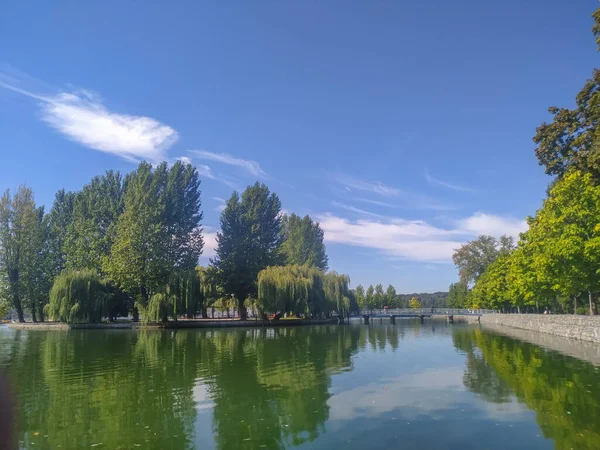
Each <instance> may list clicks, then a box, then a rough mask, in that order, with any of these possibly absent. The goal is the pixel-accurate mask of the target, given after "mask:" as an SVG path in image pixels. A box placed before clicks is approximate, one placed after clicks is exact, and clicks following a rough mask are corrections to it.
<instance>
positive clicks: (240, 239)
mask: <svg viewBox="0 0 600 450" xmlns="http://www.w3.org/2000/svg"><path fill="white" fill-rule="evenodd" d="M280 212H281V202H280V201H279V197H277V195H276V194H275V193H271V192H270V191H269V189H268V188H267V186H265V185H264V184H260V183H256V184H254V185H253V186H249V187H248V188H247V189H246V190H245V191H244V193H243V194H242V196H241V198H240V196H239V194H238V193H237V192H233V194H232V195H231V197H230V198H229V200H228V201H227V203H226V206H225V209H224V210H223V212H222V213H221V231H220V232H219V233H217V249H216V258H215V259H214V260H213V261H212V264H213V265H214V266H215V268H216V270H217V276H218V280H219V285H220V286H221V287H222V289H223V292H224V293H225V294H226V295H230V296H233V297H235V299H236V300H237V303H238V311H239V316H240V318H241V319H242V320H243V319H245V318H246V307H245V302H246V299H247V298H248V297H249V296H251V295H253V296H256V294H257V285H256V280H257V277H258V273H259V272H260V271H261V270H262V269H264V268H266V267H268V266H275V265H278V263H279V262H280V261H281V259H282V258H281V254H280V251H279V247H280V245H281V216H280Z"/></svg>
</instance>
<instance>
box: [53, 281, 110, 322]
mask: <svg viewBox="0 0 600 450" xmlns="http://www.w3.org/2000/svg"><path fill="white" fill-rule="evenodd" d="M112 300H113V292H112V289H111V287H110V286H109V285H108V284H107V283H106V282H105V281H104V280H102V279H101V278H100V277H99V276H98V274H97V273H96V272H95V271H93V270H78V271H63V272H62V273H61V274H60V275H58V276H57V277H56V278H55V280H54V284H53V286H52V289H51V290H50V302H49V303H48V304H47V305H46V306H45V308H44V313H45V315H46V316H47V317H49V318H50V319H51V320H56V321H60V322H67V323H76V322H92V323H95V322H100V321H101V320H102V318H104V317H110V316H111V308H112V307H113V305H112Z"/></svg>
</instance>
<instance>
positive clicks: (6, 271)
mask: <svg viewBox="0 0 600 450" xmlns="http://www.w3.org/2000/svg"><path fill="white" fill-rule="evenodd" d="M38 217H39V211H38V210H36V207H35V201H34V197H33V192H32V190H31V189H30V188H28V187H26V186H19V189H18V190H17V192H16V193H15V195H14V196H11V194H10V191H8V190H7V191H6V192H5V193H4V195H2V197H1V198H0V273H1V274H2V276H3V277H4V279H5V282H4V283H5V286H6V288H5V295H6V296H7V297H8V298H9V299H10V302H11V304H12V306H13V307H14V308H15V310H16V311H17V317H18V320H19V322H24V321H25V317H24V313H23V307H24V304H23V300H24V298H26V282H27V276H26V274H27V273H31V272H32V267H31V264H35V263H36V262H37V261H38V260H37V258H36V254H38V253H40V252H41V248H40V247H39V240H38V238H37V233H38V232H39V228H38Z"/></svg>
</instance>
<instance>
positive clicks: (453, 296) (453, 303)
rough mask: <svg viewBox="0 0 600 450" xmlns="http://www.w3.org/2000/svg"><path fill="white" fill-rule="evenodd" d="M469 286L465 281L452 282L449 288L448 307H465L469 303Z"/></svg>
mask: <svg viewBox="0 0 600 450" xmlns="http://www.w3.org/2000/svg"><path fill="white" fill-rule="evenodd" d="M468 293H469V288H468V286H467V283H465V282H464V281H458V282H456V283H452V284H451V285H450V287H449V288H448V307H449V308H463V307H464V306H465V305H466V303H467V294H468Z"/></svg>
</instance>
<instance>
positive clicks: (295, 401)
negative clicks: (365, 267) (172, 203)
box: [0, 320, 600, 450]
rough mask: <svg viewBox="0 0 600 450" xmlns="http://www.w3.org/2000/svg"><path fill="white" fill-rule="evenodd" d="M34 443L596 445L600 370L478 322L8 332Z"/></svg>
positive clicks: (22, 423) (1, 360)
mask: <svg viewBox="0 0 600 450" xmlns="http://www.w3.org/2000/svg"><path fill="white" fill-rule="evenodd" d="M0 372H1V373H4V374H7V375H8V377H9V378H10V379H11V381H12V383H13V389H14V391H15V394H16V397H17V402H18V407H19V411H18V430H19V431H18V438H19V442H20V446H21V448H31V449H40V448H48V449H58V448H61V449H85V448H106V449H135V448H148V449H167V448H168V449H190V448H195V449H213V448H214V449H284V448H296V447H298V448H301V449H332V448H335V449H367V448H368V449H404V450H412V449H437V448H440V449H457V450H458V449H460V450H470V449H477V450H484V449H498V450H507V449H524V448H526V449H532V450H534V449H557V450H563V449H571V448H572V449H577V450H583V449H598V448H600V370H599V369H598V367H596V366H594V365H593V364H591V363H588V362H584V361H581V360H579V359H576V358H573V357H571V356H565V355H563V354H560V353H556V352H553V351H551V350H547V349H545V348H542V347H539V346H536V345H534V344H531V343H527V342H523V341H519V340H515V339H512V338H509V337H506V336H503V335H500V334H496V333H494V332H490V331H488V330H484V329H482V328H481V327H480V326H479V325H459V324H455V325H448V324H446V323H445V322H442V321H439V322H438V321H432V322H426V323H425V324H423V325H421V324H420V323H418V322H414V321H412V320H406V321H401V322H399V323H398V324H396V325H391V324H388V325H386V324H385V323H384V324H372V325H362V324H359V323H355V324H351V325H346V326H318V327H317V326H315V327H290V328H276V329H272V328H271V329H270V328H262V329H259V328H254V329H216V330H179V331H155V330H148V331H131V330H121V331H119V330H81V331H69V332H58V331H48V332H46V331H21V330H12V329H9V328H7V327H0Z"/></svg>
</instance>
